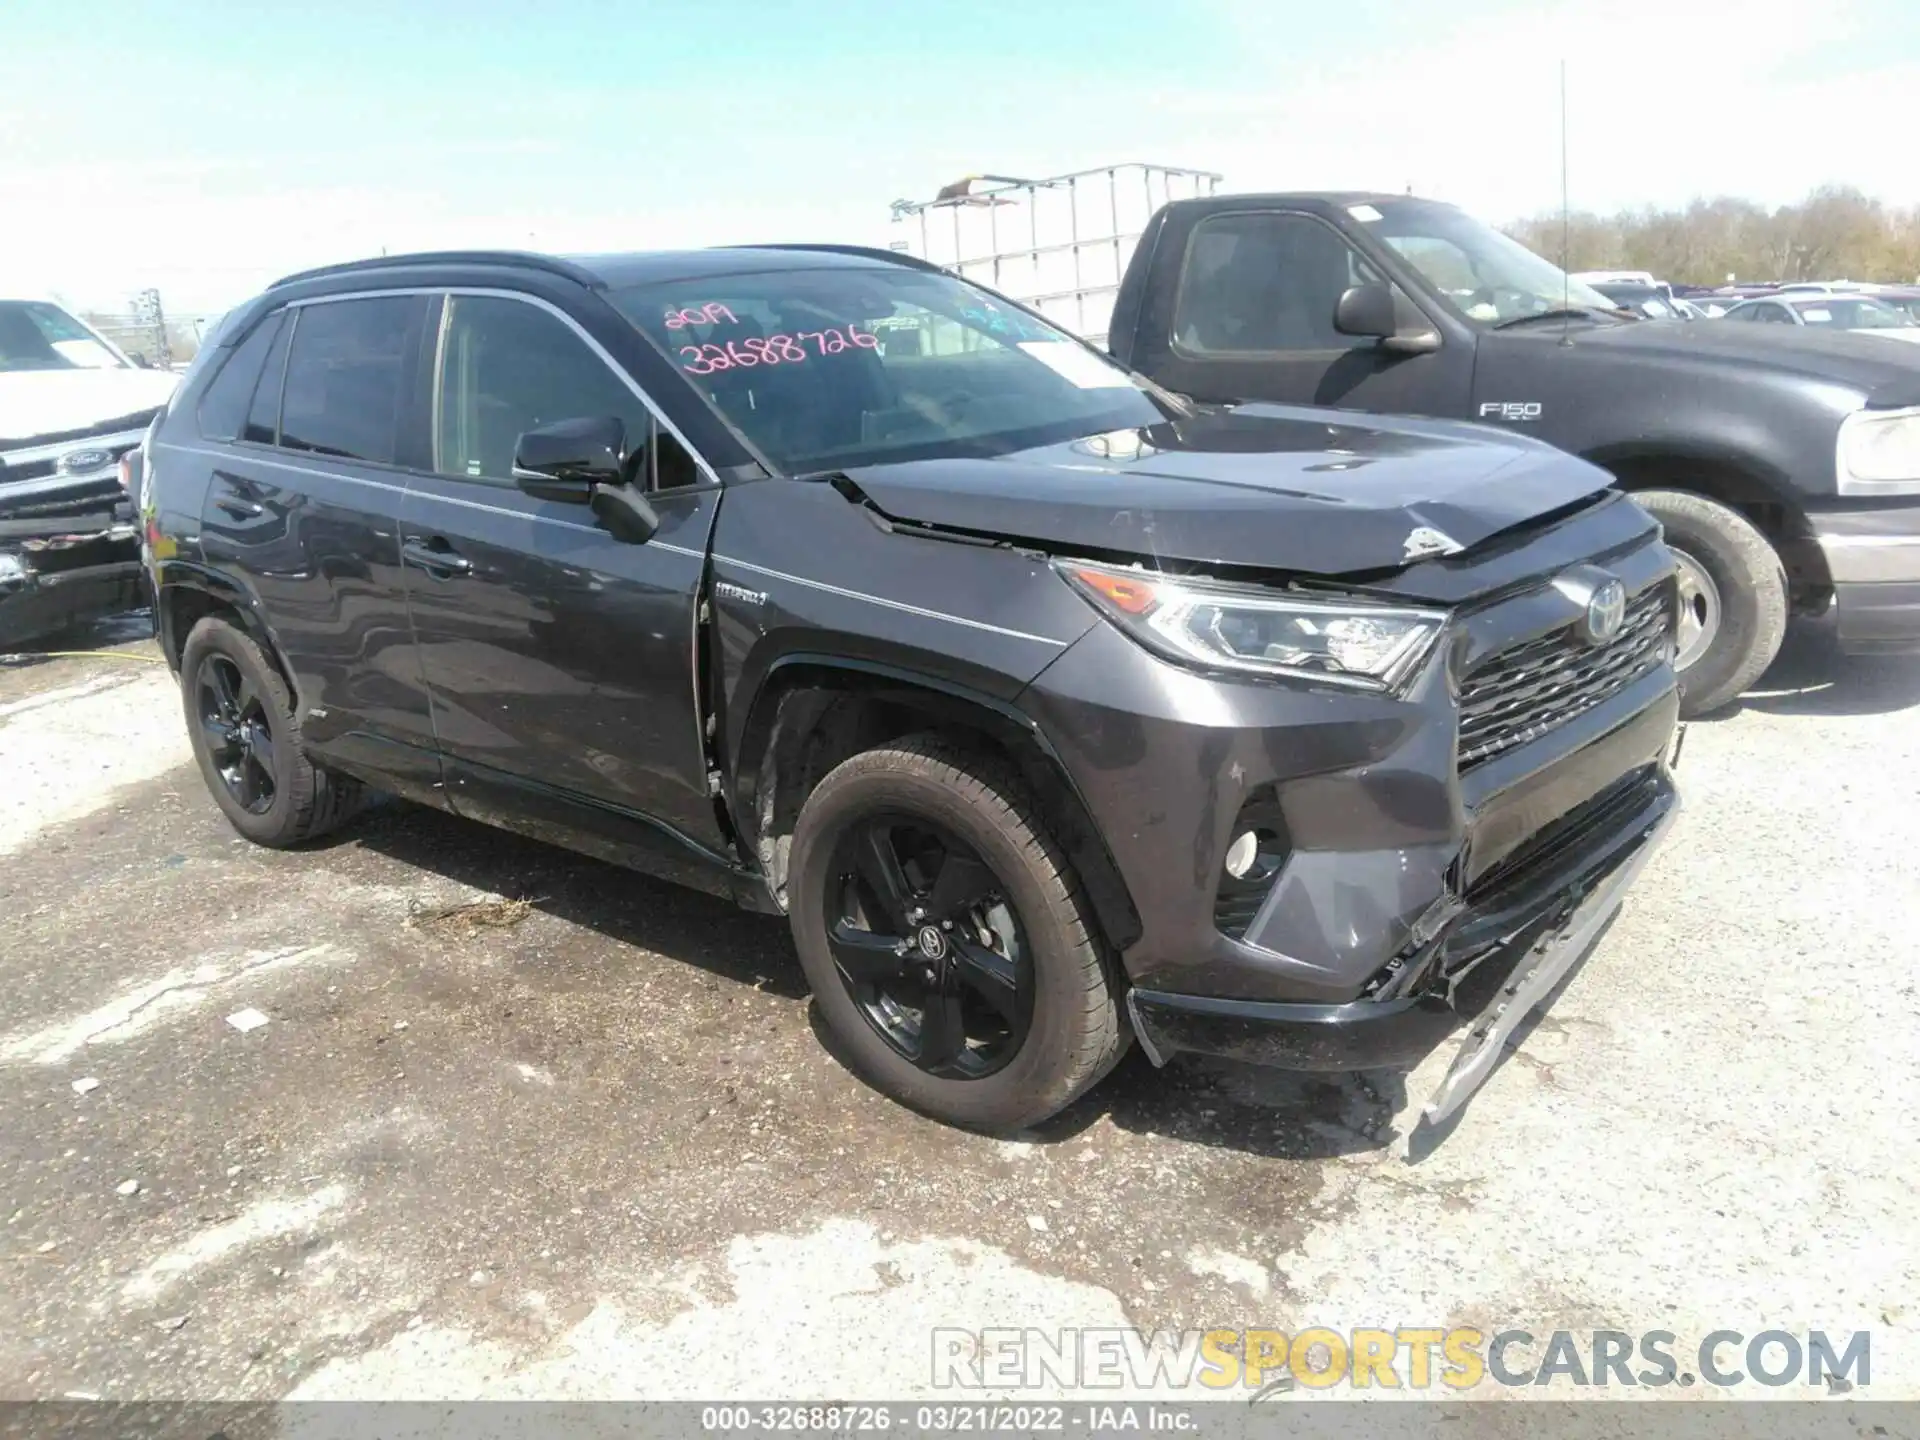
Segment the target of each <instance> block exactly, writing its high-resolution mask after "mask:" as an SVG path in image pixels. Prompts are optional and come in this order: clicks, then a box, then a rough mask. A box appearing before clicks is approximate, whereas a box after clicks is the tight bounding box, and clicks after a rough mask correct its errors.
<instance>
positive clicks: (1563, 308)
mask: <svg viewBox="0 0 1920 1440" xmlns="http://www.w3.org/2000/svg"><path fill="white" fill-rule="evenodd" d="M1572 228H1573V223H1572V218H1571V207H1570V205H1569V202H1568V190H1567V62H1566V60H1565V59H1564V58H1563V59H1562V60H1561V61H1560V343H1561V344H1562V345H1566V344H1570V343H1571V337H1570V335H1569V333H1568V326H1569V322H1570V321H1571V320H1572V319H1573V316H1572V314H1571V313H1570V312H1571V311H1572V309H1573V277H1572V276H1571V275H1569V274H1568V273H1567V265H1568V264H1569V263H1570V262H1571V261H1572V259H1573V256H1572V254H1571V253H1570V252H1571V250H1572V241H1571V239H1570V238H1569V235H1570V232H1571V230H1572Z"/></svg>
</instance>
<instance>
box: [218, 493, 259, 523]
mask: <svg viewBox="0 0 1920 1440" xmlns="http://www.w3.org/2000/svg"><path fill="white" fill-rule="evenodd" d="M213 508H214V509H216V510H218V511H220V512H221V513H222V514H223V515H229V516H231V517H232V518H234V519H235V520H258V519H259V518H260V517H261V516H262V515H264V514H266V513H267V507H266V506H264V505H259V504H256V503H254V502H253V501H251V500H234V499H226V498H222V499H219V500H216V501H214V502H213Z"/></svg>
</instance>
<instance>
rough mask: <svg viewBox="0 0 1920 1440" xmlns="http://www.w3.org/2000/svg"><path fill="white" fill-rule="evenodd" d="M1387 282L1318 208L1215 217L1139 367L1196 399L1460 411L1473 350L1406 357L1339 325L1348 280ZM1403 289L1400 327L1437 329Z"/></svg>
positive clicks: (1151, 329) (1197, 236)
mask: <svg viewBox="0 0 1920 1440" xmlns="http://www.w3.org/2000/svg"><path fill="white" fill-rule="evenodd" d="M1388 283H1389V282H1388V280H1387V277H1386V276H1384V275H1382V274H1381V273H1380V271H1379V269H1378V268H1377V267H1376V266H1375V265H1374V264H1373V262H1372V261H1370V260H1368V259H1367V257H1366V256H1364V255H1362V254H1361V253H1360V252H1359V251H1358V250H1357V249H1355V248H1354V246H1353V245H1351V244H1350V243H1349V242H1348V241H1347V239H1346V237H1345V236H1343V235H1342V234H1341V233H1340V232H1339V231H1338V230H1337V229H1335V228H1334V227H1333V226H1332V225H1331V224H1329V223H1328V222H1327V221H1325V220H1323V219H1320V218H1319V217H1318V216H1314V215H1308V214H1306V213H1304V212H1301V211H1292V210H1248V211H1229V212H1226V213H1223V214H1218V215H1212V216H1209V217H1208V218H1206V219H1204V220H1202V221H1201V222H1200V223H1199V224H1198V225H1196V226H1195V227H1194V228H1193V231H1192V233H1191V234H1190V235H1189V236H1188V239H1187V243H1186V247H1185V253H1184V255H1183V256H1182V257H1180V260H1179V270H1178V281H1177V284H1175V285H1174V286H1172V287H1158V288H1159V290H1160V294H1159V295H1157V296H1156V297H1155V303H1154V304H1152V305H1151V306H1150V307H1149V309H1150V311H1151V313H1149V314H1148V315H1146V316H1145V317H1143V318H1144V319H1145V321H1146V322H1147V323H1146V326H1143V330H1144V331H1145V333H1143V334H1142V337H1141V343H1140V353H1139V354H1138V355H1137V356H1136V357H1135V360H1134V363H1135V364H1136V365H1137V366H1139V368H1140V369H1142V370H1143V371H1145V372H1146V373H1147V374H1149V375H1152V376H1153V377H1154V378H1155V379H1156V380H1158V381H1160V382H1161V383H1162V384H1164V385H1166V386H1167V387H1168V388H1169V389H1172V390H1177V391H1179V392H1180V393H1181V394H1183V395H1191V396H1192V397H1193V398H1195V399H1196V400H1209V401H1220V402H1225V401H1234V400H1275V401H1281V402H1284V403H1287V404H1293V405H1330V406H1338V407H1341V408H1344V409H1353V410H1372V411H1377V412H1383V413H1402V414H1417V415H1450V414H1459V413H1460V412H1461V409H1462V407H1463V406H1464V404H1465V401H1466V397H1467V387H1468V386H1469V385H1470V383H1471V379H1472V359H1471V357H1470V356H1469V355H1467V354H1465V353H1460V354H1450V353H1449V349H1451V348H1453V347H1445V346H1443V348H1442V349H1440V350H1438V351H1436V352H1433V353H1430V354H1424V355H1407V354H1399V353H1395V352H1393V351H1389V350H1387V349H1385V348H1384V347H1382V346H1381V344H1380V343H1379V341H1378V340H1376V339H1373V338H1371V337H1368V336H1357V335H1342V334H1341V333H1340V332H1339V331H1338V330H1335V329H1334V328H1333V314H1334V309H1335V307H1336V306H1337V305H1338V304H1339V301H1340V296H1341V294H1342V292H1344V291H1345V290H1346V289H1347V288H1348V287H1349V286H1353V285H1365V284H1388ZM1169 288H1170V289H1171V294H1168V293H1167V291H1168V289H1169ZM1393 288H1394V299H1395V302H1396V305H1397V307H1398V309H1399V311H1400V313H1401V328H1402V329H1403V330H1419V329H1426V328H1429V322H1428V321H1427V319H1426V317H1425V316H1424V315H1423V314H1422V313H1421V312H1420V310H1419V309H1418V307H1417V306H1416V305H1415V304H1414V302H1413V300H1412V299H1411V298H1410V297H1408V296H1407V295H1406V294H1405V292H1403V291H1401V290H1400V289H1399V287H1397V286H1395V287H1393Z"/></svg>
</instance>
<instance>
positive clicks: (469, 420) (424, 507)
mask: <svg viewBox="0 0 1920 1440" xmlns="http://www.w3.org/2000/svg"><path fill="white" fill-rule="evenodd" d="M434 369H435V375H434V399H433V422H432V429H433V446H432V449H433V455H432V464H431V467H430V470H431V473H430V474H424V475H416V476H415V477H414V479H413V481H412V484H411V488H410V489H409V491H408V494H407V497H406V500H405V502H404V506H403V508H402V512H401V526H400V529H401V547H402V555H403V559H404V560H405V563H406V573H407V586H408V592H407V593H408V600H409V606H410V609H411V611H412V615H413V627H414V633H415V636H416V638H417V641H418V645H419V652H420V658H421V666H422V670H423V672H424V674H425V676H426V682H427V689H428V693H429V694H430V695H431V697H432V701H433V717H434V726H435V729H436V731H437V732H438V736H439V743H440V749H441V754H442V757H443V761H444V766H445V770H446V777H447V787H448V794H449V798H450V800H451V802H452V805H453V807H454V809H455V810H457V811H460V812H462V813H465V814H469V815H472V816H473V817H474V818H476V819H484V820H488V821H490V822H493V823H496V824H506V825H511V826H514V827H515V828H518V829H522V830H527V831H530V832H531V833H535V834H543V835H548V836H549V837H550V838H552V839H554V840H557V841H561V842H563V843H567V844H571V845H574V846H576V847H578V848H582V849H586V850H591V851H596V852H599V853H604V854H608V855H610V856H611V857H612V858H616V859H628V860H636V859H637V857H635V856H633V855H632V854H630V853H629V852H630V851H632V850H634V849H636V848H637V849H642V850H648V851H652V852H662V853H664V855H665V856H666V857H667V859H668V860H671V859H672V858H673V857H674V856H675V853H676V851H677V850H686V849H687V846H686V843H685V842H687V841H691V842H693V843H694V844H695V845H697V846H700V847H703V848H706V849H708V850H714V851H718V850H720V849H722V847H723V846H724V844H725V842H724V840H723V838H722V836H721V834H720V830H719V825H718V822H717V821H716V819H715V813H714V803H713V800H712V797H711V794H710V792H709V787H708V781H707V762H706V750H705V745H704V741H703V736H702V729H701V727H702V723H703V722H702V717H701V713H700V706H699V704H698V699H697V695H698V685H699V676H698V656H697V650H696V646H697V634H696V608H697V606H698V604H699V595H700V587H701V581H702V577H703V575H704V573H705V568H706V551H707V535H708V532H709V530H710V529H711V527H712V524H713V517H714V513H715V511H716V509H717V507H718V504H719V494H720V492H719V489H718V487H717V486H716V485H714V484H712V483H710V482H706V483H703V478H704V477H701V476H699V475H698V474H697V473H696V472H695V470H694V467H693V465H692V464H691V461H690V459H689V457H687V456H686V455H685V452H684V451H683V450H681V449H680V448H679V447H678V443H677V442H676V441H674V440H673V439H672V437H671V436H670V435H667V434H666V433H665V432H664V431H657V430H656V427H655V424H654V421H653V416H652V414H651V412H650V411H649V409H648V407H647V405H646V403H645V402H644V401H643V400H642V399H641V398H640V396H639V394H638V393H637V391H636V390H635V388H634V387H633V386H632V385H631V384H630V383H629V382H628V380H627V379H626V377H625V376H624V375H623V374H621V373H620V372H618V371H617V370H616V368H615V367H614V366H613V363H612V361H611V360H610V359H609V358H607V357H605V356H604V355H603V354H602V353H601V352H600V351H599V350H598V349H597V347H595V346H594V345H593V344H592V342H590V341H589V340H588V339H587V338H586V336H585V334H584V332H582V331H580V330H578V329H576V328H575V327H574V325H573V324H572V323H571V322H570V321H568V320H566V319H565V318H563V317H562V316H561V314H560V313H559V312H558V311H556V310H553V309H551V308H549V307H547V306H546V305H545V304H544V302H538V301H535V300H532V299H530V298H518V297H514V296H509V295H503V294H461V293H455V294H452V295H450V296H449V297H448V298H447V301H446V311H445V315H444V318H443V319H442V322H441V332H440V337H439V344H438V354H437V359H436V362H435V366H434ZM606 415H613V416H616V417H618V418H619V419H620V420H621V421H622V422H623V423H624V425H625V427H626V434H627V437H628V439H627V443H628V446H629V448H630V449H631V448H633V447H637V446H641V445H645V446H647V447H649V456H648V460H647V463H646V466H645V470H646V473H647V474H648V475H649V476H650V483H651V485H652V489H653V493H652V494H651V496H650V498H651V500H652V502H653V504H654V507H655V509H656V511H657V512H658V514H659V516H660V529H659V532H658V533H657V534H656V535H655V536H654V537H653V538H652V539H651V540H649V541H647V542H645V543H643V544H630V543H627V542H624V541H621V540H618V539H615V538H614V536H613V535H611V534H610V533H608V531H607V530H606V529H604V528H603V527H601V526H600V525H599V524H597V523H596V522H595V519H594V516H593V513H592V512H591V511H590V510H589V509H588V508H587V507H585V506H583V505H570V504H565V503H562V502H559V501H553V500H538V499H535V498H533V497H532V496H530V495H527V494H526V493H524V492H523V491H521V490H520V489H519V488H518V487H517V486H516V485H515V483H514V481H513V478H512V467H513V458H514V446H515V441H516V440H517V439H518V437H519V436H520V434H521V433H522V432H524V431H527V430H531V429H533V428H535V427H536V426H539V425H544V424H549V423H551V422H553V421H555V420H565V419H573V418H578V417H586V416H606ZM641 863H649V862H641ZM650 868H654V869H660V868H662V862H661V853H655V854H653V855H652V856H651V860H650ZM666 868H668V869H669V870H671V869H672V866H671V865H668V866H667V867H666Z"/></svg>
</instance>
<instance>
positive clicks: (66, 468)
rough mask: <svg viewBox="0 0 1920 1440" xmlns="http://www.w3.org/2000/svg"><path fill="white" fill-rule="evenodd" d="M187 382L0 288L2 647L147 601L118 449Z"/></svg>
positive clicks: (55, 309) (134, 440) (73, 319)
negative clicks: (176, 388)
mask: <svg viewBox="0 0 1920 1440" xmlns="http://www.w3.org/2000/svg"><path fill="white" fill-rule="evenodd" d="M178 383H179V377H178V376H177V375H174V374H172V373H171V372H169V371H165V370H152V369H148V368H146V367H145V366H143V365H139V364H136V363H135V362H134V361H132V360H130V359H128V358H127V356H126V354H125V353H124V352H122V351H121V350H120V349H119V347H117V346H116V345H114V344H113V342H112V341H110V340H108V339H107V338H106V337H105V336H104V335H102V334H100V333H99V332H98V331H97V330H94V329H93V328H92V327H91V326H89V325H87V324H86V323H85V322H84V321H82V320H81V319H79V318H78V317H77V316H75V315H73V314H71V313H70V312H69V311H67V310H65V309H63V308H62V307H61V306H59V305H58V304H55V303H54V302H53V301H51V300H44V299H37V298H22V299H12V298H7V297H6V296H5V294H4V292H0V650H7V649H11V648H13V647H15V646H17V645H19V644H21V643H22V642H23V641H26V640H30V639H34V638H36V637H38V636H41V635H45V634H48V633H50V632H52V631H55V630H59V629H62V628H64V627H65V626H68V625H71V624H74V623H75V622H77V621H80V620H85V619H89V618H91V617H93V616H97V615H111V614H114V613H116V612H118V611H122V610H127V609H132V608H134V607H135V606H137V605H139V604H140V603H141V595H142V589H141V573H142V572H141V568H140V551H139V536H138V531H137V528H136V525H137V521H136V518H135V516H134V512H133V507H132V504H131V502H130V499H129V497H128V495H127V493H126V489H125V487H124V482H123V480H122V466H121V460H122V458H123V457H125V456H127V455H128V454H129V453H130V452H132V451H133V450H135V449H136V448H137V447H138V446H139V444H140V440H141V437H142V436H143V435H144V434H145V433H146V429H147V426H148V424H149V423H150V422H151V421H152V419H153V417H154V415H155V414H156V413H157V412H158V411H159V410H160V408H161V407H162V406H164V405H165V404H166V403H167V400H168V397H169V396H171V395H172V394H173V390H174V387H175V385H177V384H178Z"/></svg>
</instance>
